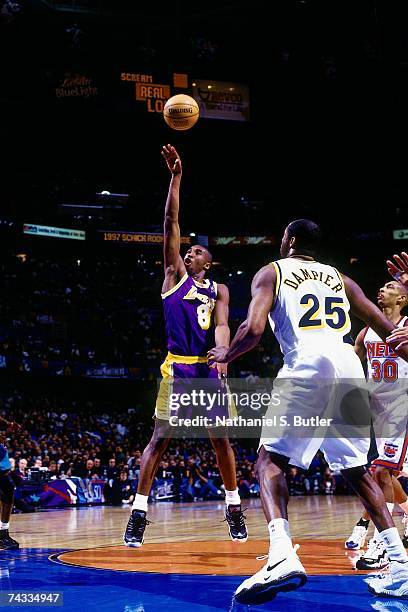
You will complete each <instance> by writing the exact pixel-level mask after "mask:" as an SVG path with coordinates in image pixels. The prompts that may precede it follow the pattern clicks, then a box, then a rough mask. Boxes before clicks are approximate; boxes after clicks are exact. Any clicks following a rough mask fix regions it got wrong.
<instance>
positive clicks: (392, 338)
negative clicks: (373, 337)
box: [386, 327, 408, 351]
mask: <svg viewBox="0 0 408 612" xmlns="http://www.w3.org/2000/svg"><path fill="white" fill-rule="evenodd" d="M386 342H387V343H388V344H392V345H396V346H394V347H393V348H394V350H396V351H398V350H399V349H401V348H402V347H403V346H407V345H408V327H397V328H396V329H394V330H393V331H392V332H391V334H390V335H389V336H388V338H386Z"/></svg>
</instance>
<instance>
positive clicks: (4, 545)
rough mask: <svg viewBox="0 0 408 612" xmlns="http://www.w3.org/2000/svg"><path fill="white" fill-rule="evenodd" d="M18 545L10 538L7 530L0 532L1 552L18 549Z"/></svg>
mask: <svg viewBox="0 0 408 612" xmlns="http://www.w3.org/2000/svg"><path fill="white" fill-rule="evenodd" d="M19 547H20V544H19V543H18V542H16V541H15V540H13V538H10V536H9V532H8V529H1V530H0V549H1V550H13V549H16V548H19Z"/></svg>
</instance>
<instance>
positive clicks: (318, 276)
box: [282, 267, 343, 293]
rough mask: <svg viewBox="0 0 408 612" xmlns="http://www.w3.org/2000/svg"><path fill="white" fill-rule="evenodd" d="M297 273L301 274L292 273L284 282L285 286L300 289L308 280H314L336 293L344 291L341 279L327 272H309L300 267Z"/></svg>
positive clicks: (311, 270)
mask: <svg viewBox="0 0 408 612" xmlns="http://www.w3.org/2000/svg"><path fill="white" fill-rule="evenodd" d="M297 272H298V273H299V274H297V273H296V272H291V273H290V274H288V276H287V277H286V278H284V279H283V280H282V282H283V284H285V285H287V286H288V287H291V288H292V289H298V288H299V286H300V285H301V284H302V283H304V282H305V281H306V280H313V281H320V282H321V283H323V284H324V285H327V287H329V288H330V289H331V290H332V291H335V292H336V293H338V292H339V291H341V290H342V289H343V283H342V282H341V281H340V280H339V277H336V276H332V275H331V274H328V273H327V272H322V271H321V270H313V269H310V270H307V269H305V268H300V267H299V269H298V270H297ZM300 275H302V276H300Z"/></svg>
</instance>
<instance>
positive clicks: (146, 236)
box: [99, 230, 192, 245]
mask: <svg viewBox="0 0 408 612" xmlns="http://www.w3.org/2000/svg"><path fill="white" fill-rule="evenodd" d="M99 236H100V237H101V238H102V240H103V241H104V242H116V243H121V244H130V243H133V244H153V245H154V244H159V245H162V244H163V234H153V233H147V232H126V231H115V232H105V231H102V230H100V231H99ZM180 242H181V244H191V242H192V240H191V237H190V236H181V237H180Z"/></svg>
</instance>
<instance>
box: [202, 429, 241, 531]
mask: <svg viewBox="0 0 408 612" xmlns="http://www.w3.org/2000/svg"><path fill="white" fill-rule="evenodd" d="M208 434H209V436H210V440H211V444H212V446H213V448H214V451H215V454H216V457H217V464H218V468H219V470H220V473H221V478H222V481H223V483H224V487H225V505H226V508H225V520H226V521H227V523H228V527H229V534H230V537H231V539H232V541H233V542H246V541H247V539H248V531H247V528H246V525H245V516H244V514H243V510H242V507H241V498H240V496H239V492H238V486H237V472H236V464H235V454H234V451H233V450H232V447H231V443H230V441H229V438H228V434H227V430H225V429H221V428H219V427H217V429H209V430H208Z"/></svg>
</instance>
